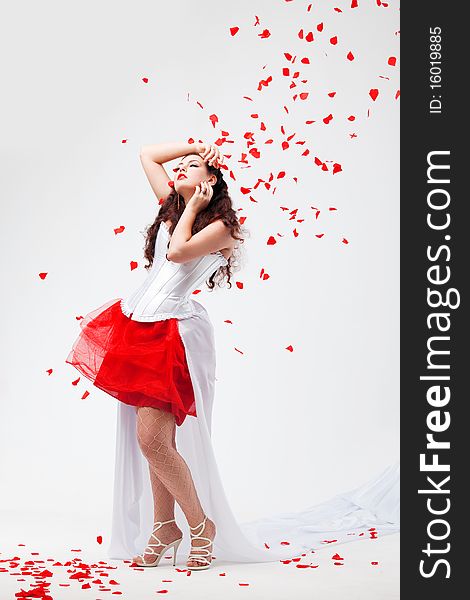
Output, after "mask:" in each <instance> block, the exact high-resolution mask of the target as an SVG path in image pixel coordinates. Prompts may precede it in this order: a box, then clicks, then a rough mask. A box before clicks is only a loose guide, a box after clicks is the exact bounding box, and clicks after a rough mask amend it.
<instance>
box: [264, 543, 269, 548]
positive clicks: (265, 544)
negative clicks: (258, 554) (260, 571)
mask: <svg viewBox="0 0 470 600" xmlns="http://www.w3.org/2000/svg"><path fill="white" fill-rule="evenodd" d="M264 547H265V548H267V549H268V550H269V548H270V547H269V546H268V544H267V543H266V542H264Z"/></svg>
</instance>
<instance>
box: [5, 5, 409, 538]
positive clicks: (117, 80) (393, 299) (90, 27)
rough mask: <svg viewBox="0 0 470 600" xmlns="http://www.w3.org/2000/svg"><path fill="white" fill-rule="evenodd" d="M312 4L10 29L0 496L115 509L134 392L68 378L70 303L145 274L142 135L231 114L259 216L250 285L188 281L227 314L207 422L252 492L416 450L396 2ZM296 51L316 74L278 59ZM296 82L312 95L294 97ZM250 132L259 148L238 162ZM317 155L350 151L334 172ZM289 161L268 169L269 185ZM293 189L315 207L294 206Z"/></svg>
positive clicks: (48, 509) (14, 14) (215, 134)
mask: <svg viewBox="0 0 470 600" xmlns="http://www.w3.org/2000/svg"><path fill="white" fill-rule="evenodd" d="M307 6H308V3H302V2H297V1H294V2H280V1H279V2H271V1H269V2H268V1H264V2H257V3H255V4H253V3H252V2H238V3H228V2H211V1H208V0H203V1H201V2H197V3H196V2H182V1H179V2H171V3H162V2H150V1H140V2H139V1H134V2H132V3H130V2H89V1H86V0H85V1H83V2H81V3H79V4H77V3H73V4H72V3H67V2H66V3H64V2H52V1H45V2H41V3H33V2H26V6H25V3H22V4H21V6H20V5H15V4H10V6H9V9H8V12H9V19H8V23H7V24H6V26H5V24H4V28H3V33H2V36H1V37H0V44H1V46H2V55H3V56H4V57H6V58H7V60H4V62H3V79H4V82H5V86H4V92H3V98H2V99H3V111H2V116H3V124H2V136H1V139H0V151H1V164H2V167H3V169H2V171H3V173H2V185H3V194H2V218H1V220H0V222H1V225H0V226H1V236H0V244H1V255H2V261H1V281H2V294H1V304H0V307H1V310H2V315H3V319H2V336H1V339H2V344H1V355H0V359H1V365H2V369H1V374H0V377H1V380H0V385H1V390H2V396H1V399H2V402H1V409H0V410H1V414H0V417H1V418H0V456H1V459H0V482H1V488H2V489H1V495H0V498H1V499H0V510H1V511H2V512H3V514H4V516H5V515H9V514H12V512H13V511H14V513H15V514H16V515H18V514H21V513H22V512H23V513H26V511H38V512H39V513H41V515H43V516H44V517H43V518H46V515H50V514H55V515H59V514H64V523H65V525H64V526H65V527H69V525H67V523H68V522H69V516H70V515H74V518H75V519H77V521H75V523H79V522H80V520H81V519H85V517H86V518H89V519H91V520H92V521H93V523H94V524H95V525H96V526H97V527H98V525H99V527H100V531H106V527H109V525H110V519H111V509H112V483H113V475H114V444H115V421H116V402H117V401H116V400H115V399H114V398H112V397H111V396H108V395H107V394H105V393H104V392H102V391H100V390H98V389H97V388H95V387H94V386H93V385H92V384H91V382H89V381H88V380H86V379H84V378H83V377H82V378H81V379H80V381H79V383H78V385H73V384H72V382H73V381H75V380H76V379H77V378H78V377H79V373H78V371H76V370H75V369H73V367H71V366H70V365H66V364H65V363H64V360H65V358H66V356H67V354H68V352H69V350H70V348H71V345H72V343H73V341H74V339H75V338H76V336H77V335H78V333H79V323H78V321H77V320H76V317H77V316H79V315H84V314H86V313H87V312H89V311H91V310H93V309H95V308H96V307H98V306H100V305H101V304H104V303H105V302H106V301H108V300H109V299H111V298H119V297H123V296H125V295H127V294H129V293H131V292H132V291H133V290H134V289H135V288H136V287H137V286H138V285H139V284H140V283H141V281H142V280H143V279H144V278H145V275H146V271H145V270H144V268H143V265H144V264H145V261H144V259H143V245H144V236H143V231H144V228H145V227H146V226H147V225H149V224H150V223H151V222H153V220H154V217H155V215H156V212H157V209H158V204H157V199H156V198H155V196H154V194H153V192H152V190H151V188H150V186H149V184H148V182H147V180H146V178H145V175H144V173H143V170H142V167H141V165H140V161H139V149H140V146H141V145H143V144H152V143H157V142H162V141H187V140H188V139H189V138H194V139H198V140H203V141H206V142H211V143H212V142H214V141H215V140H217V139H219V137H221V132H226V133H227V139H228V140H230V142H233V143H226V144H224V145H223V146H222V151H223V153H224V154H226V155H230V158H227V160H226V164H227V165H228V166H229V168H230V170H231V172H232V173H233V178H232V177H231V176H230V174H229V173H228V172H225V179H226V181H227V182H228V184H229V188H230V192H231V197H232V199H233V202H234V206H235V207H236V209H237V210H239V215H240V216H244V217H246V223H245V225H246V227H247V228H248V229H249V231H250V238H249V239H247V241H246V243H245V247H244V253H245V258H244V266H243V269H242V270H241V271H239V272H237V273H235V274H234V276H233V280H232V281H233V284H234V285H233V287H232V289H230V290H229V289H220V290H218V291H216V292H215V293H209V291H208V290H207V289H204V288H203V291H202V292H201V293H200V294H198V295H197V296H194V298H195V299H196V300H197V301H199V302H201V303H202V304H204V305H205V306H206V308H207V310H208V311H209V314H210V317H211V320H212V322H213V324H214V327H215V330H216V343H217V383H216V398H215V405H214V413H213V441H214V446H215V451H216V456H217V458H218V464H219V467H220V471H221V475H222V478H223V481H224V484H225V487H226V492H227V496H228V498H229V500H230V502H231V505H232V508H233V510H234V512H235V514H236V515H237V517H239V518H240V520H249V519H252V518H256V517H257V516H263V515H267V514H269V513H274V512H276V511H278V510H287V511H290V510H300V509H303V508H306V507H307V506H309V505H313V504H316V503H318V502H321V501H322V500H324V499H327V498H329V497H330V496H332V495H334V494H336V493H340V492H342V491H346V490H349V489H351V488H353V487H356V486H358V485H360V484H362V483H363V482H364V481H366V480H367V479H369V478H371V477H373V476H374V475H376V474H377V473H378V472H380V471H381V470H382V469H384V468H385V467H386V466H388V465H389V464H391V463H393V462H395V460H396V459H397V458H398V453H399V216H400V215H399V163H398V161H399V154H398V144H399V102H400V101H399V99H398V100H397V99H395V94H396V91H397V90H398V89H399V87H400V85H399V79H398V70H397V69H398V65H397V67H392V66H389V65H388V64H387V59H388V57H389V56H398V52H399V35H397V32H398V29H399V10H398V8H397V6H396V5H394V3H393V2H389V6H388V7H387V8H384V7H383V6H382V7H379V6H377V4H376V2H372V1H369V2H365V1H364V0H362V1H361V0H360V2H359V7H358V8H357V9H353V10H351V9H350V2H345V1H343V0H335V3H333V2H330V1H328V0H323V1H322V2H315V3H313V4H312V8H311V10H310V11H309V12H308V11H307ZM335 6H336V7H339V8H341V9H342V11H343V12H341V13H339V12H336V11H334V7H335ZM25 9H26V13H27V18H24V17H25ZM256 17H259V19H260V24H259V25H257V26H255V25H254V24H255V22H256ZM321 22H323V23H324V30H323V32H318V31H317V29H316V25H317V24H318V23H321ZM233 26H238V27H240V31H239V32H238V33H237V35H236V36H234V37H232V36H231V35H230V27H233ZM265 29H267V30H269V31H270V33H271V35H270V37H268V38H267V39H262V38H261V37H259V34H260V33H261V32H262V31H263V30H265ZM300 29H303V30H304V35H306V34H307V33H308V31H312V32H313V34H314V37H315V40H314V42H312V43H308V42H306V41H305V39H303V40H302V39H299V37H298V31H299V30H300ZM333 35H337V36H338V44H337V45H335V46H333V45H332V44H330V43H329V38H330V37H331V36H333ZM349 51H352V52H353V54H354V55H355V60H354V61H352V62H351V61H349V60H347V58H346V55H347V53H348V52H349ZM284 52H290V53H291V54H292V55H293V56H297V58H296V61H295V63H294V64H291V63H289V62H288V61H287V60H286V59H285V56H284ZM305 56H308V58H309V60H310V64H309V65H305V64H302V63H301V62H300V61H301V58H302V57H305ZM284 67H288V68H290V72H291V74H293V73H294V72H295V71H297V70H298V71H299V72H300V75H299V77H298V78H295V79H293V78H292V77H284V76H283V75H282V69H283V68H284ZM269 76H272V78H273V81H272V82H271V83H270V84H269V85H268V86H267V87H262V89H261V91H258V89H257V88H258V83H259V81H260V80H264V79H267V78H268V77H269ZM143 77H148V78H149V82H148V83H147V84H145V83H143V81H142V78H143ZM301 79H306V80H307V83H301V81H300V80H301ZM292 81H295V82H296V83H297V87H296V88H292V89H290V87H289V86H290V85H291V82H292ZM371 88H377V89H379V96H378V98H377V100H376V101H375V102H374V101H373V100H372V99H371V98H370V96H369V90H370V89H371ZM331 91H336V96H335V97H334V98H330V97H328V95H327V94H328V92H331ZM301 92H309V96H308V99H307V100H305V101H303V100H299V99H298V98H297V100H296V101H294V100H293V96H294V94H296V93H301ZM244 96H248V97H250V98H251V99H252V100H253V101H252V102H251V101H249V100H247V99H245V98H244ZM198 102H199V103H200V104H201V105H202V108H201V107H200V106H199V105H198V104H197V103H198ZM286 107H287V108H288V112H287V111H286ZM368 110H370V112H369V115H368ZM330 113H332V114H333V117H334V118H333V120H332V121H331V122H330V124H329V125H325V124H324V123H323V121H322V119H323V118H324V117H325V116H327V115H328V114H330ZM212 114H216V115H217V116H218V119H219V122H218V124H217V125H216V127H215V128H214V127H213V126H212V124H211V122H210V119H209V116H210V115H212ZM254 114H257V115H259V117H258V118H253V116H252V115H254ZM349 115H355V116H356V120H355V121H354V122H350V121H348V120H347V117H348V116H349ZM309 119H310V120H314V121H315V123H313V124H311V125H306V124H305V121H307V120H309ZM261 122H263V123H264V124H265V125H266V131H262V130H261V127H260V124H261ZM282 128H284V129H285V135H284V134H283V133H282ZM246 132H252V135H253V139H254V140H255V142H256V143H255V144H254V145H253V146H248V145H247V140H246V139H245V138H244V136H245V134H246ZM352 133H355V134H356V135H357V137H354V138H351V136H350V134H352ZM293 134H295V136H294V137H293V138H292V139H291V141H290V146H289V148H288V149H287V150H282V148H281V144H282V142H283V141H284V140H286V139H287V137H288V136H290V135H293ZM269 139H272V140H273V143H272V144H266V140H269ZM122 140H127V142H126V143H122ZM299 141H304V142H305V143H304V144H297V143H296V142H299ZM251 147H255V148H256V149H258V150H259V151H260V153H261V158H259V159H256V158H254V157H252V156H251V155H248V158H247V163H243V162H241V158H242V154H244V153H248V152H249V150H250V149H251ZM307 149H309V150H310V154H309V155H308V156H302V154H303V153H304V152H305V151H306V150H307ZM315 156H318V157H320V158H321V159H322V160H324V161H332V162H338V163H340V164H341V165H342V169H343V170H342V172H340V173H337V174H335V175H332V173H331V172H323V171H322V170H321V168H320V167H318V166H316V165H315V164H314V157H315ZM332 162H331V163H327V164H328V165H329V166H330V168H331V165H332ZM175 165H176V161H175V162H173V163H169V164H168V165H167V166H168V169H167V171H168V173H169V175H170V176H171V177H172V176H173V172H172V170H171V168H172V167H174V166H175ZM280 171H285V173H286V176H285V177H284V178H283V179H277V176H278V173H279V172H280ZM271 175H273V181H272V185H271V189H269V190H267V189H266V188H265V187H264V185H263V184H261V185H259V187H258V188H257V189H254V187H253V186H254V185H255V184H256V182H257V181H258V179H261V180H263V181H269V179H270V176H271ZM294 177H295V178H297V183H296V182H295V181H294ZM241 187H248V188H251V191H250V194H249V195H243V194H242V193H241V192H240V188H241ZM274 188H276V190H275V192H274V193H273V189H274ZM312 206H313V207H316V208H318V209H320V211H321V212H320V216H319V217H318V219H315V210H314V209H312ZM281 207H286V208H287V209H288V210H282V209H281ZM329 207H335V208H336V209H337V210H336V211H329ZM294 209H297V214H296V218H297V219H299V220H300V219H303V221H302V222H297V221H296V220H289V219H290V217H291V216H292V215H291V214H290V211H292V210H294ZM121 225H124V226H125V231H124V233H122V234H118V235H116V234H115V233H114V229H115V228H117V227H120V226H121ZM294 229H295V230H296V231H297V232H298V234H299V235H298V237H296V236H295V235H294V233H293V231H294ZM319 233H324V236H323V237H322V238H317V237H315V234H319ZM271 235H272V236H274V237H275V238H276V241H277V243H276V244H275V245H273V246H270V245H267V243H266V242H267V240H268V238H269V236H271ZM343 237H344V238H346V239H347V240H348V241H349V244H344V243H342V239H343ZM132 260H135V261H137V262H138V264H139V266H138V268H137V269H135V270H134V271H131V270H130V266H129V263H130V261H132ZM262 268H264V269H265V271H266V272H267V273H268V274H269V276H270V278H269V279H267V280H266V281H263V280H262V279H261V278H260V271H261V269H262ZM42 272H47V277H46V278H45V279H44V280H42V279H41V278H40V277H39V273H42ZM236 281H238V282H242V283H243V289H239V288H238V287H237V286H236V285H235V282H236ZM227 319H230V320H231V321H232V324H230V323H225V322H224V321H225V320H227ZM289 345H292V346H293V352H289V351H288V350H286V347H287V346H289ZM237 349H238V350H241V351H242V352H243V354H242V353H240V352H238V351H237ZM47 369H53V372H52V374H51V375H48V374H47ZM85 391H88V392H90V395H89V396H88V397H87V398H86V399H83V400H82V399H81V397H82V395H83V393H84V392H85Z"/></svg>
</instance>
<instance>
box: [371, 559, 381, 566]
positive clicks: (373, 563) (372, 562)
mask: <svg viewBox="0 0 470 600" xmlns="http://www.w3.org/2000/svg"><path fill="white" fill-rule="evenodd" d="M370 564H371V565H378V564H379V563H378V561H376V560H372V561H371V562H370Z"/></svg>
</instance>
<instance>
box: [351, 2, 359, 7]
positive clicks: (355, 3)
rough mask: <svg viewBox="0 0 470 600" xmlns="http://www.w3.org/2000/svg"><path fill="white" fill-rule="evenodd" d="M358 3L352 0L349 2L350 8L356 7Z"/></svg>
mask: <svg viewBox="0 0 470 600" xmlns="http://www.w3.org/2000/svg"><path fill="white" fill-rule="evenodd" d="M357 6H358V4H357V0H352V2H351V8H357Z"/></svg>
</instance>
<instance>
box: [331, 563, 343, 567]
mask: <svg viewBox="0 0 470 600" xmlns="http://www.w3.org/2000/svg"><path fill="white" fill-rule="evenodd" d="M333 564H334V565H338V566H340V567H342V566H344V563H340V562H334V563H333Z"/></svg>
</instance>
